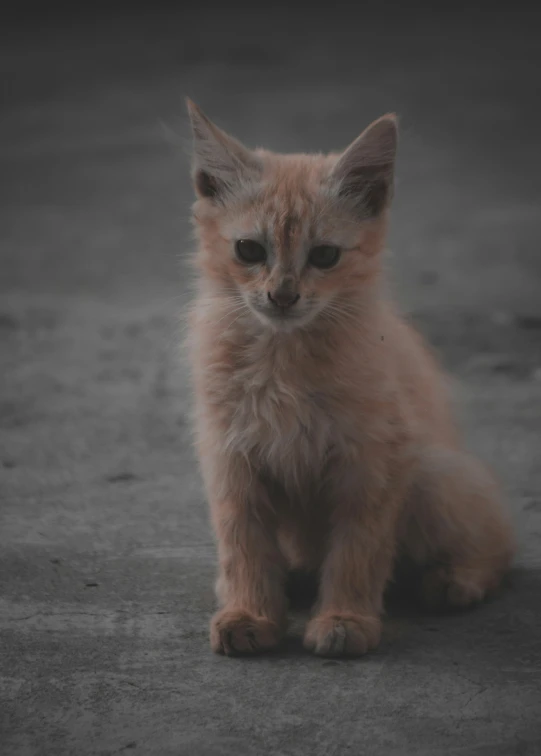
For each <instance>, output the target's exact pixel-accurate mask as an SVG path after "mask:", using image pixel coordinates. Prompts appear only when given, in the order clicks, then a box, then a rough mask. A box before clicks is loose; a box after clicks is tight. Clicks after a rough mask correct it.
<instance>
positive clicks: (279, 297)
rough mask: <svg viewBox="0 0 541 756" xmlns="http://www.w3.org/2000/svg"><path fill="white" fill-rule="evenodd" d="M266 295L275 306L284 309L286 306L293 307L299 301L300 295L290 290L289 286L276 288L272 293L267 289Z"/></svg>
mask: <svg viewBox="0 0 541 756" xmlns="http://www.w3.org/2000/svg"><path fill="white" fill-rule="evenodd" d="M267 297H268V298H269V302H272V304H273V305H274V306H275V307H282V308H284V309H285V308H286V307H293V305H294V304H295V303H296V302H298V301H299V299H300V298H301V295H300V294H297V293H296V292H294V291H291V289H289V288H278V289H276V290H275V291H273V292H272V293H271V292H270V291H268V292H267Z"/></svg>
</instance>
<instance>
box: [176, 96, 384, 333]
mask: <svg viewBox="0 0 541 756" xmlns="http://www.w3.org/2000/svg"><path fill="white" fill-rule="evenodd" d="M188 110H189V114H190V119H191V123H192V129H193V137H194V157H193V181H194V186H195V192H196V195H197V201H196V202H195V204H194V208H193V215H194V220H195V224H196V227H197V230H198V235H199V239H200V249H199V253H198V259H197V263H198V266H199V268H200V270H201V271H202V273H203V275H204V276H205V278H206V279H207V280H208V281H209V282H212V283H213V285H214V286H215V287H217V288H218V290H219V294H220V295H223V296H224V297H231V299H232V300H234V301H236V302H237V303H238V302H239V301H240V302H241V303H242V305H243V306H244V305H245V306H246V307H247V308H248V309H249V311H250V312H251V313H252V314H253V316H255V317H256V318H257V319H258V320H259V321H260V322H261V323H263V324H264V325H266V326H268V327H270V328H273V329H275V330H276V329H279V330H292V329H294V328H297V327H300V326H306V325H307V324H308V323H310V322H312V321H313V320H314V319H315V318H317V317H319V316H323V317H324V316H325V315H327V316H328V317H329V318H332V317H333V316H334V317H335V318H336V317H338V316H339V313H340V312H342V313H343V312H346V311H347V310H346V308H347V307H351V304H350V302H351V300H352V299H353V300H356V301H360V300H362V297H363V292H365V293H367V292H368V288H367V287H368V286H369V284H370V282H371V281H373V279H374V277H375V276H376V274H377V272H378V268H379V253H380V251H381V249H382V246H383V243H384V236H385V228H386V216H387V209H388V206H389V202H390V199H391V196H392V186H393V172H394V160H395V152H396V141H397V125H396V118H395V117H394V116H393V115H386V116H383V117H382V118H380V119H379V120H377V121H375V122H374V123H373V124H371V126H369V127H368V128H367V129H366V130H365V131H364V132H363V133H362V134H361V135H360V136H359V137H358V138H357V139H356V140H355V141H354V142H353V143H352V144H351V145H350V147H348V148H347V149H346V150H345V152H343V153H342V154H330V155H279V154H275V153H271V152H267V151H265V150H261V149H257V150H250V149H248V148H246V147H244V146H243V145H242V144H240V143H239V142H238V141H237V140H235V139H233V138H232V137H230V136H228V135H227V134H225V133H224V132H223V131H222V130H221V129H219V128H218V127H217V126H215V125H214V124H213V123H212V122H211V121H210V120H209V119H208V118H207V117H206V116H205V115H204V114H203V113H202V112H201V111H200V110H199V109H198V108H197V107H196V106H195V105H194V104H193V103H192V102H191V101H188ZM348 303H349V304H348Z"/></svg>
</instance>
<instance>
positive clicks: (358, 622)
mask: <svg viewBox="0 0 541 756" xmlns="http://www.w3.org/2000/svg"><path fill="white" fill-rule="evenodd" d="M380 638H381V621H380V620H379V619H378V618H377V617H370V616H361V615H359V614H348V613H341V614H320V615H319V616H318V617H314V619H312V620H310V622H309V623H308V625H307V627H306V632H305V634H304V646H305V648H307V649H308V650H309V651H313V652H314V653H315V654H318V656H362V655H363V654H366V652H367V651H370V650H372V649H374V648H376V647H377V646H378V645H379V641H380Z"/></svg>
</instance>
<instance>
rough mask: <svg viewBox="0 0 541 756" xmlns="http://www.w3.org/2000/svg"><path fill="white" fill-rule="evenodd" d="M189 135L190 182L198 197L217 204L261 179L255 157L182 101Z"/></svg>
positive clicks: (259, 168)
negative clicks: (236, 190)
mask: <svg viewBox="0 0 541 756" xmlns="http://www.w3.org/2000/svg"><path fill="white" fill-rule="evenodd" d="M186 106H187V108H188V114H189V116H190V122H191V125H192V134H193V171H192V175H193V181H194V186H195V191H196V193H197V195H198V196H199V197H207V198H208V199H212V200H220V199H222V198H223V196H224V195H225V194H227V193H228V192H230V191H234V190H235V189H238V188H240V187H241V186H242V185H243V184H245V183H247V182H248V181H250V179H252V180H253V179H257V178H258V177H259V176H260V175H261V170H262V168H261V163H260V161H259V159H258V158H257V156H256V155H255V154H254V153H253V152H251V151H250V150H249V149H247V148H246V147H244V146H243V145H242V144H241V143H240V142H238V141H237V140H236V139H233V137H230V136H229V135H228V134H226V133H225V132H224V131H222V130H221V129H219V128H218V127H217V126H215V125H214V124H213V123H212V121H210V120H209V119H208V118H207V116H206V115H205V114H204V113H203V112H202V111H201V110H200V109H199V108H198V107H197V105H195V103H193V102H192V101H191V100H190V99H188V98H187V99H186Z"/></svg>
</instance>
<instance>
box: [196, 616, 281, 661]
mask: <svg viewBox="0 0 541 756" xmlns="http://www.w3.org/2000/svg"><path fill="white" fill-rule="evenodd" d="M281 635H282V632H281V629H280V627H279V626H278V625H277V624H276V623H275V622H272V621H271V620H269V619H267V618H266V617H255V616H253V615H252V614H249V613H248V612H243V611H241V610H230V609H223V610H222V611H220V612H218V613H217V614H215V615H214V617H213V618H212V621H211V623H210V645H211V648H212V650H213V651H214V652H215V653H217V654H226V655H227V656H233V655H235V654H257V653H262V652H263V651H268V650H269V649H271V648H274V646H277V645H278V643H279V642H280V638H281Z"/></svg>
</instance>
